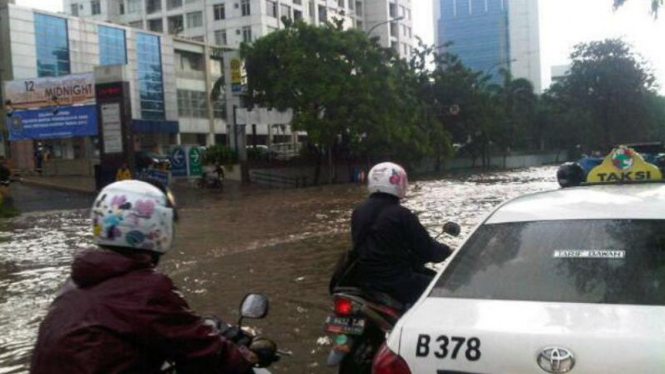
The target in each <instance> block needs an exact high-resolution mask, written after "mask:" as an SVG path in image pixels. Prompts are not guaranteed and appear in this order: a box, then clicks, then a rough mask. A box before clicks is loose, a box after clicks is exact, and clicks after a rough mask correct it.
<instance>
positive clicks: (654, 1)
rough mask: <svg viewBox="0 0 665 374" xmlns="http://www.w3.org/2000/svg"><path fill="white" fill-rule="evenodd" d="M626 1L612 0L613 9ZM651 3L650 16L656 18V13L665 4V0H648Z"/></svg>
mask: <svg viewBox="0 0 665 374" xmlns="http://www.w3.org/2000/svg"><path fill="white" fill-rule="evenodd" d="M626 1H628V0H614V8H615V9H618V8H620V7H621V6H622V5H623V4H625V3H626ZM650 1H651V14H652V15H653V16H654V18H658V11H659V10H660V8H661V7H662V6H663V4H664V3H665V0H650Z"/></svg>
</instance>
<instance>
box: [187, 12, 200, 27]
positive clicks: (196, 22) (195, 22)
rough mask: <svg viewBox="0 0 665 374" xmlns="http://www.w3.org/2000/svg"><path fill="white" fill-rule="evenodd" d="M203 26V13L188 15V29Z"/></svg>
mask: <svg viewBox="0 0 665 374" xmlns="http://www.w3.org/2000/svg"><path fill="white" fill-rule="evenodd" d="M202 26H203V12H193V13H187V28H189V29H192V28H195V27H202Z"/></svg>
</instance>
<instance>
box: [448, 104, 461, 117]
mask: <svg viewBox="0 0 665 374" xmlns="http://www.w3.org/2000/svg"><path fill="white" fill-rule="evenodd" d="M460 111H461V109H460V107H459V105H457V104H454V105H451V106H450V109H449V112H450V115H452V116H456V115H458V114H459V113H460Z"/></svg>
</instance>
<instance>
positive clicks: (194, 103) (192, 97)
mask: <svg viewBox="0 0 665 374" xmlns="http://www.w3.org/2000/svg"><path fill="white" fill-rule="evenodd" d="M178 115H180V116H182V117H192V118H208V104H207V100H206V93H205V92H203V91H189V90H178Z"/></svg>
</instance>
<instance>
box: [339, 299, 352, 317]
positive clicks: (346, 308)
mask: <svg viewBox="0 0 665 374" xmlns="http://www.w3.org/2000/svg"><path fill="white" fill-rule="evenodd" d="M334 301H335V314H336V315H338V316H340V317H346V316H350V315H352V314H353V312H354V309H355V308H354V307H353V301H351V300H349V299H346V298H343V297H341V296H336V297H335V300H334Z"/></svg>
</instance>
